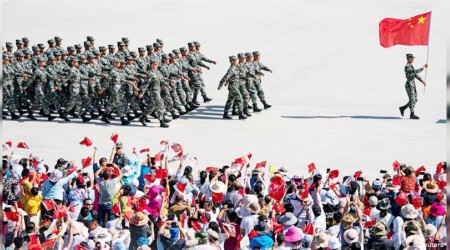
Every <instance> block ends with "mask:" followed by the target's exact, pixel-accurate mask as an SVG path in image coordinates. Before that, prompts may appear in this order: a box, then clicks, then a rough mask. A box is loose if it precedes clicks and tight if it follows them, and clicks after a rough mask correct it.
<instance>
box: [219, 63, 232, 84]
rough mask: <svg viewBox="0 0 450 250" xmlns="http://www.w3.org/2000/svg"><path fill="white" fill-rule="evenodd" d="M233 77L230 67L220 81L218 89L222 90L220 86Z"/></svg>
mask: <svg viewBox="0 0 450 250" xmlns="http://www.w3.org/2000/svg"><path fill="white" fill-rule="evenodd" d="M233 75H234V73H233V71H232V70H231V67H230V68H229V69H228V71H227V73H226V74H225V75H224V76H223V77H222V79H221V80H220V84H219V88H222V86H223V85H224V84H225V83H226V82H227V81H228V79H230V78H231V77H232V76H233Z"/></svg>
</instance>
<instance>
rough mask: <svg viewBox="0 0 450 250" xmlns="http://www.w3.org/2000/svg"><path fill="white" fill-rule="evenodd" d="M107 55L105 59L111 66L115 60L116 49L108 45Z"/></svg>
mask: <svg viewBox="0 0 450 250" xmlns="http://www.w3.org/2000/svg"><path fill="white" fill-rule="evenodd" d="M108 52H109V53H108V55H105V57H106V59H108V60H109V63H110V64H111V65H112V64H113V61H114V60H115V59H116V57H115V54H116V47H114V45H112V44H110V45H108Z"/></svg>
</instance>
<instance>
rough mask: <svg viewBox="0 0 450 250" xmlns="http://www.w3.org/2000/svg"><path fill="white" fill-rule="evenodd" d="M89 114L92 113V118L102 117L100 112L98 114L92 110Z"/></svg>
mask: <svg viewBox="0 0 450 250" xmlns="http://www.w3.org/2000/svg"><path fill="white" fill-rule="evenodd" d="M89 114H90V115H91V119H97V118H99V117H100V114H98V115H96V114H95V113H94V111H91V112H90V113H89Z"/></svg>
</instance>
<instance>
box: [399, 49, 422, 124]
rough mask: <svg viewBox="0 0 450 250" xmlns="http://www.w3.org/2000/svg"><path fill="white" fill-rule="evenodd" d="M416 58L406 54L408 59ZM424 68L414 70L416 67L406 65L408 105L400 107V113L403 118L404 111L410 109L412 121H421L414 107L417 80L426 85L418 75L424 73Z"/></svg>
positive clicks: (409, 64)
mask: <svg viewBox="0 0 450 250" xmlns="http://www.w3.org/2000/svg"><path fill="white" fill-rule="evenodd" d="M409 58H414V56H413V55H412V54H406V59H409ZM423 69H424V68H420V69H417V70H416V69H414V66H413V65H412V64H411V63H408V64H406V66H405V76H406V84H405V89H406V93H407V94H408V99H409V101H408V103H407V104H406V105H404V106H402V107H400V113H401V115H402V116H403V115H404V111H405V110H406V109H407V108H409V110H410V111H411V115H410V118H411V119H419V117H418V116H416V115H415V114H414V107H415V106H416V103H417V90H416V83H415V81H414V80H415V79H417V80H419V81H420V82H422V83H424V81H423V80H422V78H421V77H420V76H419V75H418V74H419V73H420V72H422V71H423Z"/></svg>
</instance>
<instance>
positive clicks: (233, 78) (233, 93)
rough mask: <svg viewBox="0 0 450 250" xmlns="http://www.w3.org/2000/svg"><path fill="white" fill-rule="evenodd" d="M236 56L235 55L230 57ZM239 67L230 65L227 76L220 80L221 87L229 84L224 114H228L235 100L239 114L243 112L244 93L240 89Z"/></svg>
mask: <svg viewBox="0 0 450 250" xmlns="http://www.w3.org/2000/svg"><path fill="white" fill-rule="evenodd" d="M230 58H235V57H230ZM239 74H240V72H239V69H238V68H237V67H236V66H230V68H229V69H228V71H227V73H226V74H225V76H223V77H222V79H221V80H220V84H219V88H222V86H223V85H224V84H225V83H227V84H228V99H227V102H226V103H225V108H224V115H225V114H228V111H229V110H230V108H231V105H232V103H233V102H235V103H236V105H237V109H238V112H239V114H242V102H243V100H242V95H241V92H240V90H239Z"/></svg>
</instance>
